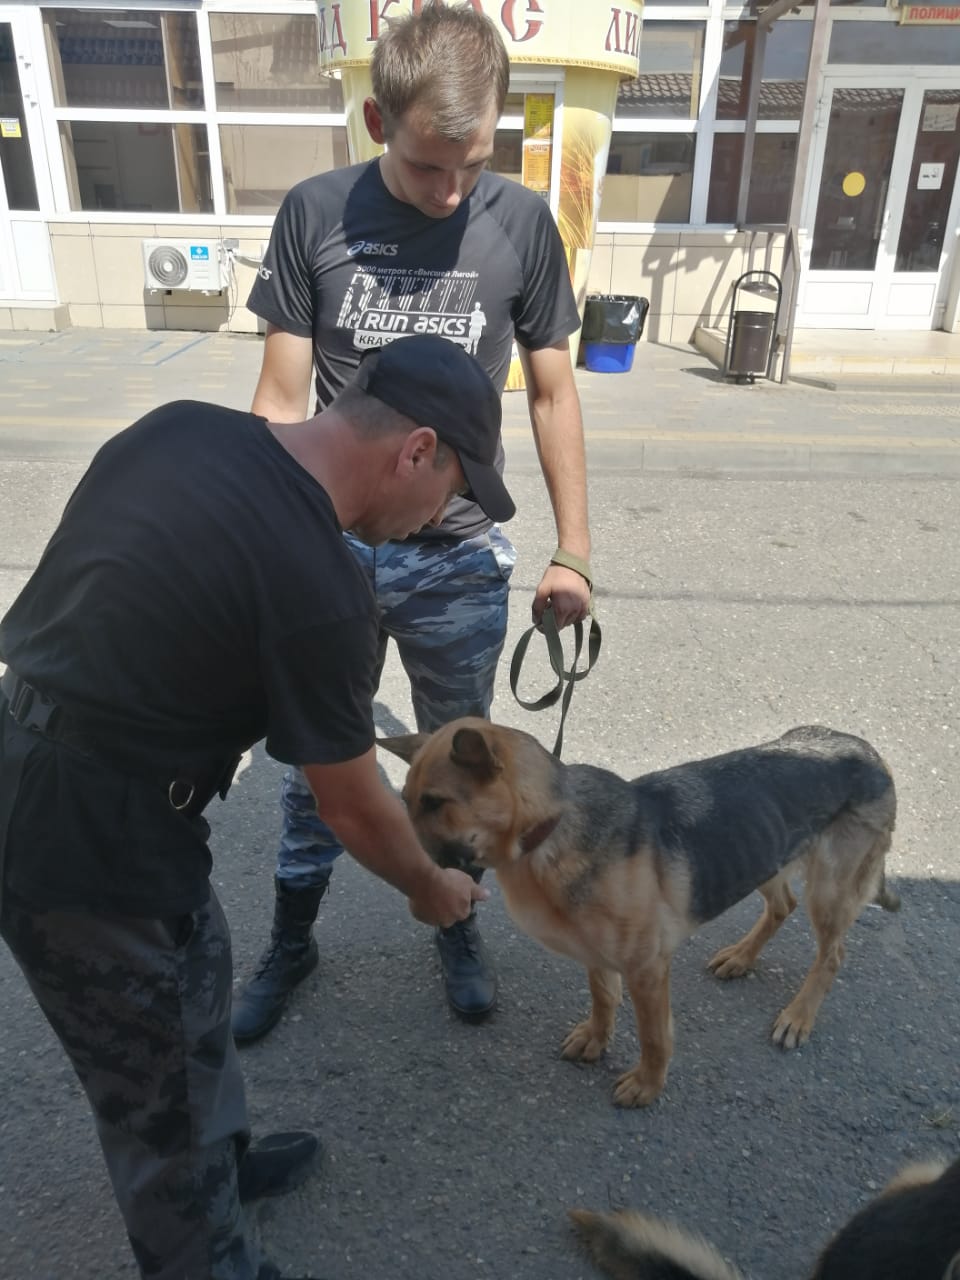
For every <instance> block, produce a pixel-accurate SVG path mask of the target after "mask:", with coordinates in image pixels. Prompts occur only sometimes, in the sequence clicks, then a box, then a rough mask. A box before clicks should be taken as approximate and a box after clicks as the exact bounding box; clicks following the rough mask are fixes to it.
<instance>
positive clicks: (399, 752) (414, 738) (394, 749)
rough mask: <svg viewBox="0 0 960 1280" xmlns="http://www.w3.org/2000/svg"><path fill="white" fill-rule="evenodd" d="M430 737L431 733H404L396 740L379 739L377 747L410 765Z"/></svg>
mask: <svg viewBox="0 0 960 1280" xmlns="http://www.w3.org/2000/svg"><path fill="white" fill-rule="evenodd" d="M429 737H430V735H429V733H402V734H400V735H399V736H398V737H396V738H377V746H378V747H383V749H384V750H385V751H389V752H391V753H392V754H393V755H395V756H399V757H400V759H401V760H406V762H407V764H409V763H410V761H411V760H412V759H413V757H414V756H415V755H416V754H417V752H418V751H419V750H420V748H421V747H422V746H423V744H424V743H425V742H426V740H427V739H428V738H429Z"/></svg>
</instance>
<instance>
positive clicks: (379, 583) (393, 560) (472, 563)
mask: <svg viewBox="0 0 960 1280" xmlns="http://www.w3.org/2000/svg"><path fill="white" fill-rule="evenodd" d="M347 541H348V542H349V543H350V545H351V547H352V548H353V551H354V553H355V555H356V556H357V558H358V560H359V561H360V563H361V564H362V565H363V567H364V569H365V570H366V572H367V574H368V576H369V578H370V582H371V585H372V586H373V589H374V592H375V594H376V597H377V603H378V605H379V607H380V639H381V650H380V653H381V658H380V665H381V668H382V666H383V658H384V655H385V653H386V645H387V640H388V639H390V638H391V637H392V638H393V639H394V640H395V641H396V644H397V649H398V651H399V654H400V661H401V662H402V663H403V668H404V670H405V671H406V673H407V675H408V677H409V679H410V692H411V696H412V699H413V710H414V715H415V717H416V722H417V729H418V730H420V731H422V732H430V731H432V730H433V729H438V728H439V727H440V726H441V725H443V724H446V723H447V722H448V721H450V720H455V719H456V718H457V717H458V716H488V715H489V713H490V704H491V703H492V701H493V684H494V679H495V677H496V673H497V662H498V661H499V659H500V654H501V652H502V651H503V643H504V639H505V637H506V632H507V596H508V593H509V589H510V587H509V583H510V575H511V573H512V572H513V566H514V564H515V563H516V558H517V553H516V551H515V549H514V547H513V544H512V543H511V542H510V540H509V538H507V536H506V534H504V533H503V531H502V530H501V529H500V528H499V526H497V525H494V526H493V527H492V528H491V529H489V530H488V531H487V532H486V533H482V534H478V535H477V536H476V537H474V538H465V539H463V540H462V541H460V542H451V541H439V542H429V541H427V542H389V543H386V544H385V545H384V546H382V547H368V546H366V545H364V543H362V542H359V541H358V540H357V539H355V538H351V537H349V536H348V538H347ZM378 676H379V672H378ZM280 801H281V805H282V807H283V830H282V834H281V837H280V851H279V855H278V858H277V877H278V878H279V879H282V880H284V881H285V882H286V883H287V884H288V885H289V886H290V887H291V888H295V889H306V888H308V887H319V886H321V885H323V884H326V882H327V880H328V879H329V877H330V871H331V869H332V866H333V863H334V861H335V859H336V858H338V857H339V856H340V854H341V853H343V846H342V845H341V844H340V842H339V841H338V840H337V838H336V836H335V835H334V834H333V832H332V831H331V830H330V828H329V827H328V826H326V825H325V824H324V823H323V822H321V820H320V818H319V817H318V815H317V810H316V804H315V802H314V798H313V792H312V791H311V790H310V788H309V786H308V785H307V781H306V779H305V778H304V776H303V774H302V773H301V771H300V770H299V769H290V770H288V771H287V773H286V774H285V775H284V779H283V784H282V786H281V791H280Z"/></svg>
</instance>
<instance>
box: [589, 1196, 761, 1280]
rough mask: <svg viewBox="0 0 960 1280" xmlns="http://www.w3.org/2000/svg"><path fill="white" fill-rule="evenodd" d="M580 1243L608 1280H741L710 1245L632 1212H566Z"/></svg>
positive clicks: (627, 1210) (671, 1224)
mask: <svg viewBox="0 0 960 1280" xmlns="http://www.w3.org/2000/svg"><path fill="white" fill-rule="evenodd" d="M570 1217H571V1218H572V1219H573V1222H574V1226H575V1227H576V1229H577V1233H578V1235H579V1236H580V1239H581V1240H582V1241H583V1243H584V1244H585V1245H586V1247H587V1249H588V1251H589V1253H590V1255H591V1256H592V1258H593V1260H594V1261H595V1262H596V1263H597V1265H598V1266H600V1267H601V1268H603V1269H604V1270H605V1271H606V1272H607V1273H608V1274H609V1275H611V1276H613V1277H614V1280H742V1277H741V1276H740V1273H739V1271H737V1270H736V1268H735V1267H732V1266H731V1265H730V1264H729V1263H728V1262H726V1261H725V1260H724V1259H723V1258H722V1257H721V1256H720V1254H719V1253H718V1252H717V1250H716V1249H714V1247H713V1245H711V1244H708V1243H707V1241H706V1240H704V1239H702V1237H700V1236H698V1235H694V1234H692V1233H690V1232H686V1231H683V1230H681V1228H680V1227H677V1226H675V1225H674V1224H673V1223H671V1222H663V1221H661V1220H660V1219H659V1218H651V1217H648V1216H647V1214H644V1213H638V1212H637V1211H636V1210H635V1209H621V1210H619V1211H618V1212H616V1213H592V1212H591V1211H590V1210H589V1209H571V1210H570Z"/></svg>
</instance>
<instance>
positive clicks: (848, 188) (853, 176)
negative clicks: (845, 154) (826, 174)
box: [841, 169, 867, 196]
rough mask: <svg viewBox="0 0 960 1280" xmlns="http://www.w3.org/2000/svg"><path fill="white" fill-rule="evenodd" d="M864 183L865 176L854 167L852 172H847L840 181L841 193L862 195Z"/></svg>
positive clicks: (865, 182) (865, 181)
mask: <svg viewBox="0 0 960 1280" xmlns="http://www.w3.org/2000/svg"><path fill="white" fill-rule="evenodd" d="M866 185H867V180H866V178H865V177H864V176H863V174H862V173H858V172H857V170H856V169H854V170H853V172H852V173H848V174H847V175H846V177H845V178H844V180H843V182H842V183H841V186H842V187H843V194H844V195H845V196H861V195H863V192H864V188H865V187H866Z"/></svg>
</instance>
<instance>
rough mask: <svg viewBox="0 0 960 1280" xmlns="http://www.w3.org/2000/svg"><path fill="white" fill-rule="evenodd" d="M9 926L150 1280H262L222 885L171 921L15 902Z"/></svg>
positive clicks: (10, 940) (4, 929)
mask: <svg viewBox="0 0 960 1280" xmlns="http://www.w3.org/2000/svg"><path fill="white" fill-rule="evenodd" d="M0 934H2V936H3V938H4V940H5V941H6V942H7V944H8V946H9V947H10V949H11V951H12V952H13V954H14V956H15V957H16V960H17V963H18V964H19V965H20V968H21V969H22V970H23V972H24V975H25V976H26V979H27V981H28V983H29V984H30V988H31V990H32V991H33V994H34V996H35V997H36V999H37V1002H38V1003H39V1005H40V1008H41V1009H42V1010H43V1013H44V1015H45V1016H46V1018H47V1021H48V1022H49V1023H50V1025H51V1027H52V1028H53V1030H54V1031H55V1032H56V1034H57V1036H58V1038H59V1040H60V1042H61V1044H62V1045H63V1047H64V1049H65V1050H66V1052H67V1054H68V1056H69V1058H70V1061H71V1063H72V1064H73V1067H74V1070H75V1071H76V1073H77V1075H78V1076H79V1078H80V1082H81V1084H82V1085H83V1088H84V1090H85V1091H86V1094H87V1098H88V1099H89V1102H90V1106H91V1107H92V1109H93V1113H94V1117H95V1119H96V1125H97V1134H98V1137H99V1139H100V1145H101V1147H102V1149H103V1154H104V1158H105V1160H106V1163H107V1168H108V1170H109V1173H110V1179H111V1182H112V1183H113V1190H114V1194H115V1196H116V1199H117V1203H118V1205H119V1207H120V1212H121V1214H122V1215H123V1220H124V1223H125V1225H126V1228H127V1234H128V1236H129V1238H130V1243H131V1245H132V1247H133V1251H134V1254H135V1255H136V1259H137V1263H138V1265H139V1268H140V1274H141V1276H143V1277H145V1278H147V1277H149V1280H253V1278H254V1277H255V1276H256V1275H257V1270H258V1258H257V1255H256V1249H255V1248H254V1247H253V1246H252V1245H251V1244H250V1243H248V1241H247V1240H246V1238H245V1236H244V1227H243V1219H242V1216H241V1209H240V1201H239V1198H238V1193H237V1160H238V1159H239V1158H240V1156H241V1155H242V1153H243V1152H244V1151H245V1150H246V1147H247V1143H248V1141H249V1131H248V1126H247V1113H246V1104H245V1100H244V1090H243V1080H242V1077H241V1074H240V1067H239V1063H238V1058H237V1051H236V1048H235V1047H234V1043H233V1037H232V1035H231V1034H230V999H231V980H232V958H231V951H230V934H229V930H228V928H227V923H226V920H225V919H224V916H223V912H222V911H221V909H220V904H219V903H218V902H217V900H216V898H215V896H214V895H213V892H212V891H211V895H210V900H209V902H208V903H207V905H206V906H204V907H203V908H201V909H200V910H198V911H195V912H192V913H190V914H189V915H183V916H179V917H177V918H176V919H171V920H150V919H139V918H137V917H134V916H116V915H103V914H94V913H87V912H81V911H76V912H67V911H33V910H30V909H29V908H28V907H27V906H26V905H25V904H23V903H21V902H19V901H15V900H13V899H11V898H9V897H8V898H7V900H6V901H5V903H4V906H3V914H2V918H0Z"/></svg>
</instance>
